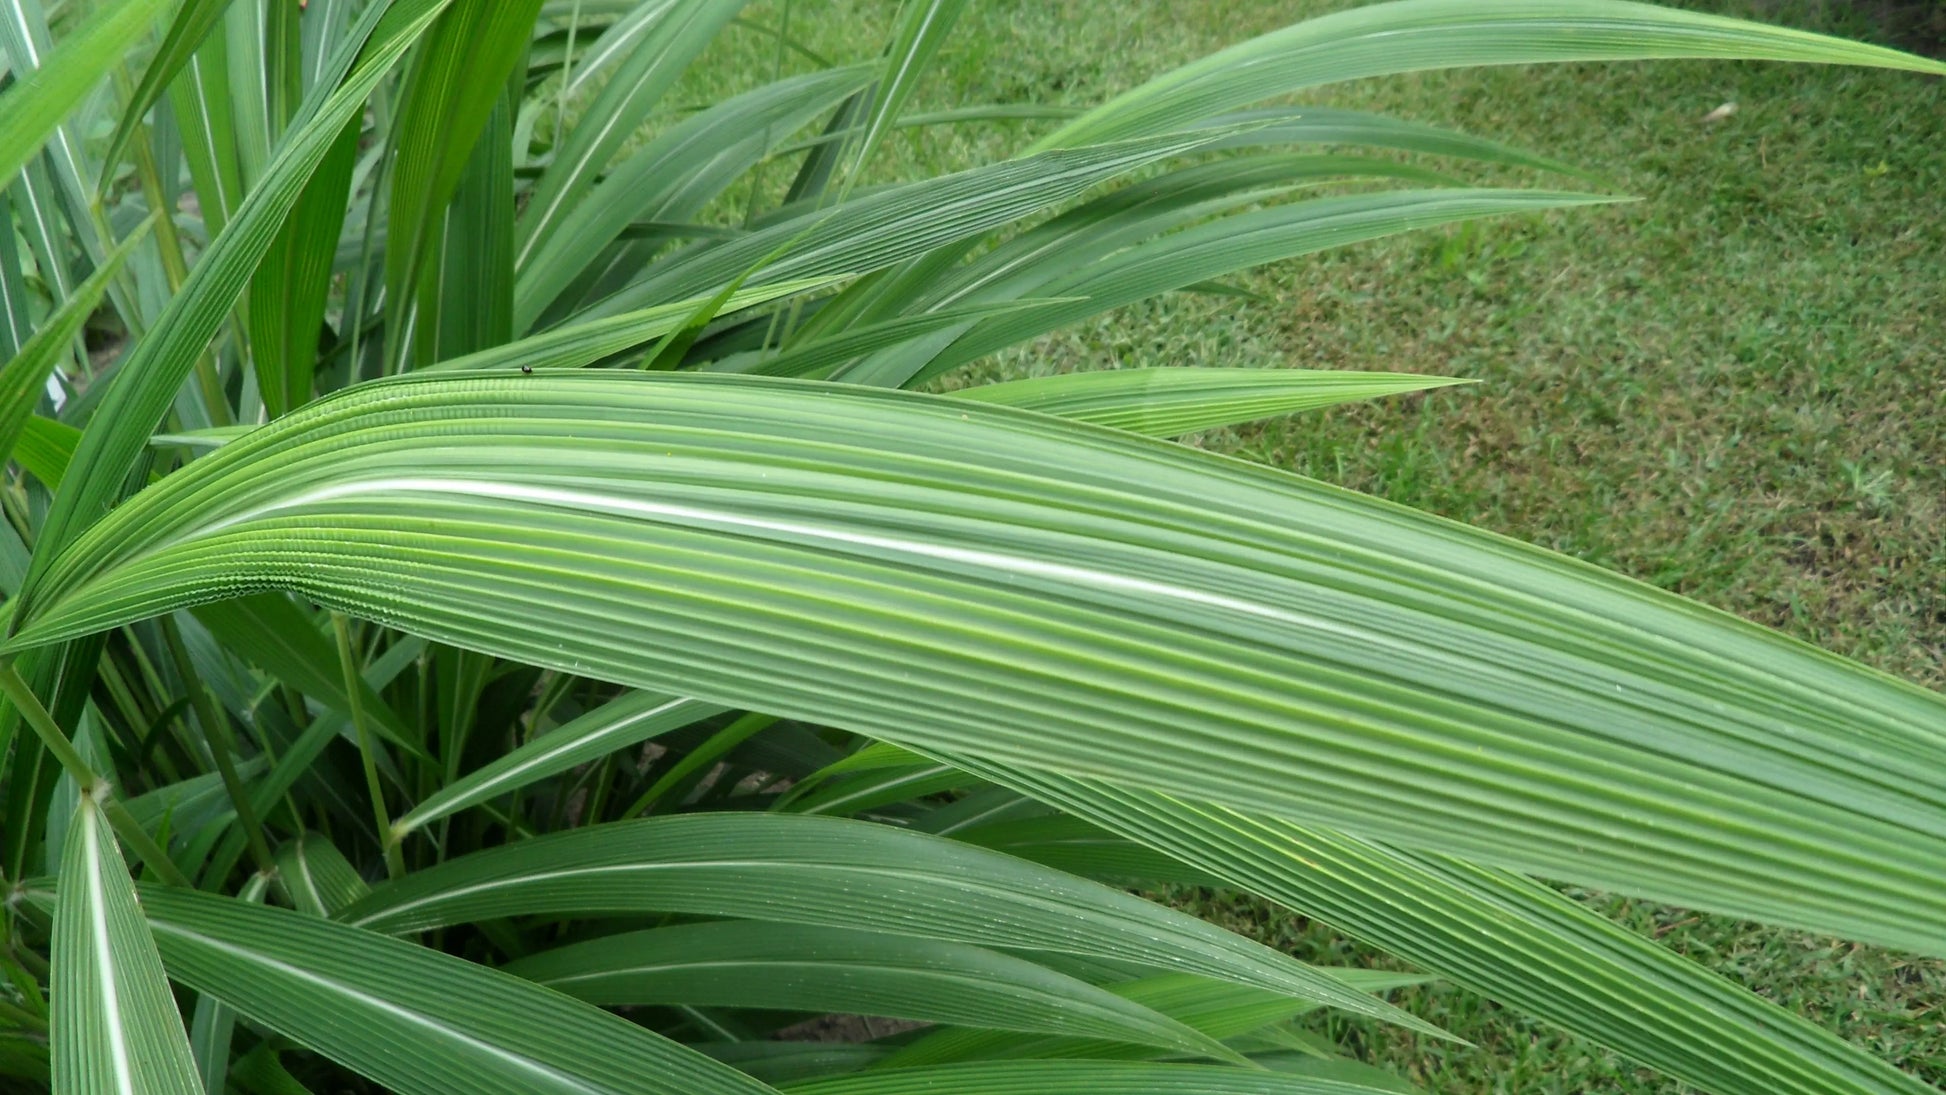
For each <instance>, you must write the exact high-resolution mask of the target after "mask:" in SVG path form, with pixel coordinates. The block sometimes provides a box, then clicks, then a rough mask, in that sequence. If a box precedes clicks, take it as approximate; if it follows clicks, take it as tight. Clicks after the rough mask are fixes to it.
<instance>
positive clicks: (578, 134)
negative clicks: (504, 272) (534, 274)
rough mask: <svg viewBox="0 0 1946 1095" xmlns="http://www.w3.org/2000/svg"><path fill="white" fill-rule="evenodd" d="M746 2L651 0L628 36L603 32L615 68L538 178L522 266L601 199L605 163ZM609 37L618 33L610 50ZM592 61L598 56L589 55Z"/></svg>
mask: <svg viewBox="0 0 1946 1095" xmlns="http://www.w3.org/2000/svg"><path fill="white" fill-rule="evenodd" d="M747 3H749V0H650V2H649V3H645V4H643V5H641V7H639V8H638V9H637V11H636V13H635V14H634V15H633V16H631V17H629V18H628V19H627V20H625V21H626V22H627V23H628V24H629V26H628V28H627V29H628V31H629V33H628V35H627V36H626V37H625V36H624V35H616V34H613V33H612V32H611V34H607V35H603V36H602V41H601V43H599V44H598V45H597V47H596V48H597V50H598V51H600V52H601V53H602V54H603V56H604V58H612V59H613V60H614V66H613V67H614V73H613V74H612V75H611V76H610V77H609V78H608V82H607V83H606V84H603V85H602V89H601V91H600V92H599V93H598V94H597V95H596V96H595V98H594V101H593V102H592V103H590V104H589V105H588V109H587V111H586V113H585V114H583V115H582V119H581V121H580V123H579V124H577V125H576V126H575V127H574V128H573V130H571V131H570V132H569V133H568V134H567V136H566V137H565V138H564V139H563V140H562V141H561V144H560V148H559V151H558V152H557V153H556V154H555V157H554V160H553V162H552V163H550V164H549V165H548V168H547V170H546V171H544V172H543V173H542V174H541V177H540V179H539V180H538V181H536V182H535V184H534V192H533V197H532V198H531V199H530V201H529V202H528V204H527V208H526V210H525V212H524V213H523V214H522V216H521V220H520V239H519V245H518V248H517V250H516V251H515V256H514V264H515V266H516V267H521V266H525V265H526V264H527V261H528V258H529V256H531V255H534V254H536V253H538V251H539V249H540V248H542V247H544V246H545V245H546V244H547V243H548V241H549V240H550V239H551V238H552V237H553V235H554V234H555V233H556V232H558V231H560V227H561V225H562V223H563V222H564V220H565V219H566V217H567V215H568V213H569V212H570V211H571V210H573V209H574V208H575V206H577V205H579V204H580V203H582V202H584V201H589V200H595V201H599V200H600V199H599V198H591V197H590V195H591V193H592V192H593V191H594V189H595V187H596V183H597V181H598V179H599V176H600V173H601V171H602V169H603V168H605V167H607V166H608V161H609V160H611V159H613V158H614V155H615V153H616V152H617V151H618V150H619V149H620V148H621V147H622V145H623V143H624V142H626V141H627V140H628V138H629V136H630V135H631V134H633V133H634V132H635V130H636V128H637V127H638V126H640V125H641V124H642V123H643V122H644V121H645V120H647V118H648V117H649V115H650V113H652V112H653V111H654V110H655V107H656V104H657V103H659V102H660V101H661V100H662V96H663V93H664V92H666V91H668V90H669V88H670V87H671V86H672V85H673V84H674V83H675V82H676V81H677V80H678V79H679V78H681V76H682V74H683V71H684V70H685V69H686V68H688V66H689V63H690V62H691V61H692V60H694V59H695V58H696V55H697V54H699V53H701V52H702V51H703V49H704V48H705V47H706V46H708V45H709V43H710V42H711V40H713V39H714V38H715V37H716V35H717V33H718V32H719V31H721V30H722V29H723V27H724V26H725V25H727V24H728V23H729V21H730V20H731V19H733V18H735V17H736V14H737V13H738V12H739V11H741V10H742V9H743V7H744V5H745V4H747ZM611 37H614V38H617V39H618V41H617V42H616V43H615V46H614V49H613V50H612V52H611V51H610V50H609V39H610V38H611ZM591 63H600V61H599V60H595V59H591ZM712 288H713V287H712ZM686 295H694V294H686ZM664 299H667V298H664ZM653 303H660V301H655V302H653Z"/></svg>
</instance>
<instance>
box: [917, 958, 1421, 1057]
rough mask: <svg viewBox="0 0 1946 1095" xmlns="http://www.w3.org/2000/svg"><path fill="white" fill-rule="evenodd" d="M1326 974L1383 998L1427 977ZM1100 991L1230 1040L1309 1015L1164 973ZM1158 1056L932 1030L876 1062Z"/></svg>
mask: <svg viewBox="0 0 1946 1095" xmlns="http://www.w3.org/2000/svg"><path fill="white" fill-rule="evenodd" d="M1330 972H1331V974H1332V976H1334V977H1336V978H1338V979H1339V980H1341V981H1343V982H1345V983H1346V984H1348V985H1353V986H1356V987H1358V988H1360V989H1363V990H1365V991H1367V992H1384V991H1387V990H1390V989H1395V988H1401V987H1403V986H1406V985H1415V984H1421V983H1423V982H1425V981H1427V980H1428V978H1425V977H1420V976H1417V975H1414V974H1398V973H1389V972H1385V971H1380V970H1361V969H1332V970H1331V971H1330ZM1104 988H1105V989H1106V990H1107V991H1108V992H1110V993H1113V994H1114V995H1115V996H1117V997H1119V998H1121V999H1124V1000H1128V1001H1131V1002H1133V1003H1137V1004H1140V1005H1142V1006H1144V1007H1146V1008H1151V1009H1154V1010H1155V1011H1158V1012H1161V1013H1162V1014H1164V1015H1167V1016H1169V1017H1170V1018H1172V1019H1175V1020H1178V1021H1179V1022H1181V1023H1182V1024H1183V1025H1184V1026H1187V1027H1190V1028H1191V1029H1194V1030H1198V1031H1201V1032H1203V1033H1204V1034H1206V1035H1208V1036H1209V1037H1211V1038H1218V1039H1225V1040H1229V1039H1235V1038H1238V1037H1240V1036H1242V1035H1245V1034H1249V1033H1251V1032H1253V1031H1259V1030H1262V1029H1264V1028H1266V1027H1269V1026H1271V1025H1272V1024H1278V1023H1287V1022H1289V1021H1291V1020H1292V1019H1295V1018H1297V1017H1298V1016H1301V1015H1305V1014H1308V1013H1310V1012H1312V1011H1316V1010H1317V1008H1318V1005H1317V1004H1315V1003H1313V1002H1311V1001H1308V1000H1293V999H1291V998H1290V997H1288V996H1281V995H1278V994H1277V993H1272V992H1265V991H1263V990H1262V989H1253V988H1249V987H1247V986H1244V985H1232V984H1226V983H1225V982H1222V981H1213V980H1211V979H1209V978H1207V977H1198V976H1196V975H1194V974H1186V973H1169V974H1163V975H1162V976H1160V977H1144V978H1140V979H1137V980H1133V981H1119V982H1115V983H1113V984H1109V985H1105V986H1104ZM1157 1056H1160V1054H1158V1053H1156V1052H1155V1051H1154V1050H1153V1049H1149V1048H1147V1047H1144V1046H1132V1045H1128V1044H1125V1043H1116V1042H1108V1041H1102V1040H1100V1039H1083V1038H1063V1037H1042V1038H1022V1037H1019V1036H1016V1035H1011V1034H1003V1033H999V1032H995V1031H986V1030H940V1031H934V1032H930V1033H927V1034H922V1035H920V1036H918V1037H916V1038H914V1039H913V1040H912V1041H910V1042H907V1043H906V1044H905V1045H903V1046H900V1047H898V1048H897V1049H895V1050H893V1052H892V1053H891V1054H890V1055H888V1056H887V1057H886V1058H885V1059H884V1061H883V1062H882V1067H885V1068H918V1067H921V1066H924V1065H936V1064H951V1063H954V1062H958V1061H969V1060H979V1061H995V1060H1002V1059H1021V1058H1050V1057H1060V1058H1067V1059H1077V1058H1083V1059H1094V1060H1140V1059H1145V1058H1154V1057H1157Z"/></svg>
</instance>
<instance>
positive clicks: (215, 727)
mask: <svg viewBox="0 0 1946 1095" xmlns="http://www.w3.org/2000/svg"><path fill="white" fill-rule="evenodd" d="M157 623H159V624H160V625H161V628H162V639H163V642H164V643H166V644H167V645H168V647H169V656H170V657H171V658H173V659H175V663H176V675H177V676H179V677H181V678H182V684H183V687H184V688H186V689H188V690H189V705H190V707H191V708H193V709H194V710H195V712H196V721H197V722H198V723H200V724H202V728H203V745H204V747H205V748H207V749H208V750H209V752H210V756H211V757H213V758H214V759H215V760H216V771H217V774H218V775H220V776H221V777H222V779H223V789H224V790H225V791H227V792H229V795H230V805H232V806H234V807H236V820H237V824H238V825H241V826H243V839H244V841H245V843H246V844H248V846H249V848H250V858H251V859H252V860H254V861H255V862H256V864H257V870H258V871H261V872H263V873H265V874H269V873H271V872H272V871H275V870H276V869H277V860H276V859H275V858H273V857H272V856H271V854H270V844H269V842H267V841H266V840H265V839H264V829H263V825H262V823H261V822H259V821H258V820H257V808H256V807H255V806H253V805H251V803H250V793H249V792H248V791H247V790H245V788H244V786H243V780H242V778H241V777H239V776H238V775H237V771H236V758H235V757H234V756H232V754H233V753H235V752H236V739H235V738H234V737H232V736H231V735H230V724H229V721H228V720H227V719H225V718H224V716H223V712H222V711H220V710H218V709H217V707H216V705H215V704H213V703H211V702H210V695H209V689H207V688H205V687H203V682H202V678H200V677H198V676H197V675H196V667H195V665H194V664H192V663H191V662H190V660H189V651H188V650H187V649H186V648H185V647H184V646H183V644H182V631H181V629H180V628H178V627H177V626H176V621H175V618H174V617H171V616H164V617H162V618H161V619H160V620H158V621H157Z"/></svg>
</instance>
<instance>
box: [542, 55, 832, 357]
mask: <svg viewBox="0 0 1946 1095" xmlns="http://www.w3.org/2000/svg"><path fill="white" fill-rule="evenodd" d="M870 78H871V70H870V68H869V67H867V66H864V65H854V66H851V67H848V68H838V69H825V70H821V71H818V72H812V73H807V74H805V75H802V76H796V77H792V78H790V79H787V80H779V81H777V82H776V83H773V84H768V85H765V86H764V87H760V88H758V89H756V90H754V91H750V92H746V93H744V94H742V95H738V96H735V97H733V98H730V99H726V100H724V101H723V102H721V103H718V104H716V105H714V106H712V107H710V108H709V109H707V110H702V111H699V112H697V113H696V114H694V115H692V116H690V117H688V118H685V119H683V120H682V121H681V122H678V123H676V124H675V125H672V126H670V127H669V128H668V129H667V130H666V131H664V132H662V133H660V134H658V135H657V136H656V138H655V139H654V140H652V141H650V142H649V143H648V144H646V145H644V146H642V148H641V150H640V151H638V152H636V153H634V154H633V155H631V156H629V157H628V158H627V159H626V160H623V161H622V162H621V163H619V164H617V165H615V168H614V170H612V171H609V172H608V173H607V174H606V176H605V177H603V179H602V181H601V186H600V189H599V191H598V193H599V194H600V197H599V200H591V201H583V202H580V203H578V204H576V205H574V206H573V207H572V208H570V209H568V210H567V211H566V212H564V213H563V214H562V216H561V217H560V219H559V222H558V224H557V225H556V226H555V227H554V228H553V229H551V230H549V231H547V232H545V233H542V234H540V235H538V236H535V237H532V238H530V240H529V241H528V246H527V249H526V250H525V251H524V252H523V253H522V256H521V262H520V273H519V279H518V281H517V282H516V284H515V288H514V299H515V305H516V313H515V320H514V328H515V329H516V330H522V331H524V330H526V329H528V328H529V327H531V326H532V325H533V323H534V321H535V320H536V319H537V318H539V317H540V315H541V314H542V313H543V312H544V311H546V309H547V308H548V306H549V305H551V304H553V303H554V302H555V298H557V297H559V296H561V294H562V292H563V291H564V290H566V289H567V288H568V287H569V286H570V285H571V284H574V283H576V281H577V279H583V278H584V276H586V275H589V274H590V273H591V268H592V267H594V266H595V264H596V262H597V260H598V258H599V257H600V255H601V252H602V249H603V248H606V247H607V246H608V245H609V244H610V243H613V242H614V241H615V240H616V239H617V238H618V237H620V236H621V234H622V233H623V231H624V230H626V229H627V228H628V227H629V226H630V225H631V224H633V223H636V222H641V221H673V220H683V219H686V218H688V217H691V216H693V215H695V214H696V212H698V211H699V210H701V209H702V208H703V206H704V205H706V204H707V203H708V202H709V201H710V200H711V199H712V198H715V197H716V196H717V195H718V194H720V193H722V191H723V190H724V189H725V188H726V187H728V186H730V185H731V184H732V183H733V182H735V181H736V180H737V179H740V178H743V177H745V175H744V173H745V172H746V171H747V170H748V169H749V168H750V167H751V166H752V165H754V164H756V163H757V162H759V161H760V160H761V158H762V157H763V155H764V154H765V153H766V152H767V151H769V150H770V149H771V148H773V147H775V146H776V145H777V144H778V143H780V142H781V141H783V140H784V139H785V138H786V137H788V136H789V135H790V134H792V133H794V132H796V131H797V130H798V129H800V128H802V127H803V126H804V125H806V124H807V123H808V122H809V121H810V120H811V119H813V118H815V117H816V116H817V115H818V114H820V113H822V112H823V111H825V110H829V109H830V108H831V106H832V104H833V103H835V102H837V101H838V100H840V99H842V98H844V97H845V96H846V95H849V94H851V93H853V92H855V91H857V90H858V89H859V88H861V87H863V86H865V84H866V82H867V81H869V80H870Z"/></svg>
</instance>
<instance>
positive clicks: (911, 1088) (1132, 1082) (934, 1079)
mask: <svg viewBox="0 0 1946 1095" xmlns="http://www.w3.org/2000/svg"><path fill="white" fill-rule="evenodd" d="M785 1090H787V1091H789V1092H790V1093H791V1095H935V1093H938V1092H952V1093H953V1095H1369V1093H1371V1092H1375V1091H1384V1090H1387V1089H1384V1088H1374V1087H1366V1086H1364V1085H1362V1084H1351V1083H1346V1082H1343V1081H1340V1080H1318V1079H1312V1078H1310V1077H1305V1076H1288V1075H1281V1074H1278V1073H1274V1072H1265V1071H1258V1070H1255V1069H1246V1068H1224V1067H1222V1066H1221V1065H1177V1064H1154V1063H1148V1062H1143V1063H1124V1062H1120V1061H1002V1062H996V1063H992V1064H977V1065H942V1066H940V1067H937V1068H901V1069H875V1070H872V1071H868V1072H859V1073H853V1074H852V1075H849V1076H834V1077H830V1078H827V1079H819V1080H810V1081H807V1082H804V1083H798V1084H791V1085H789V1086H788V1087H786V1088H785Z"/></svg>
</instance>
